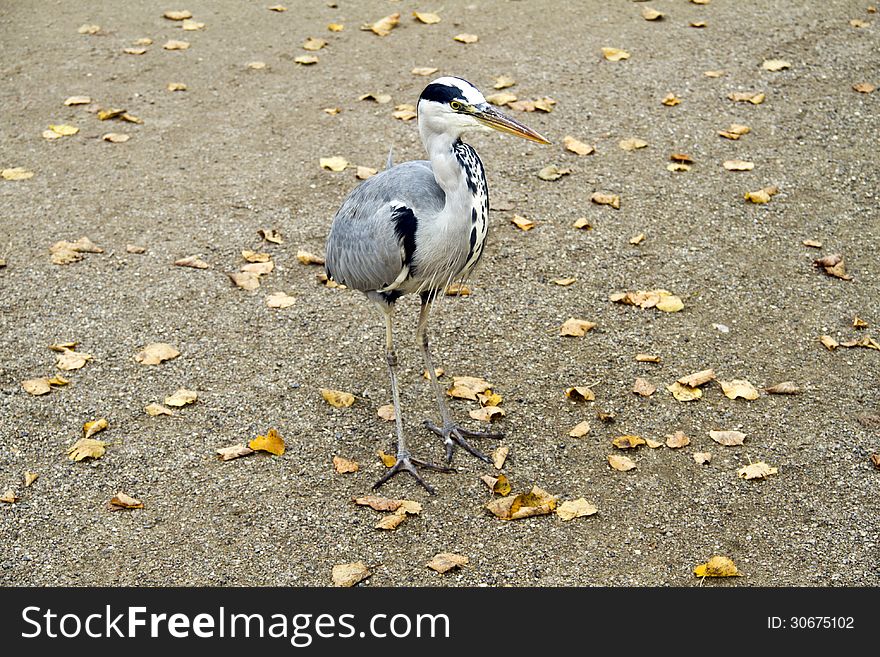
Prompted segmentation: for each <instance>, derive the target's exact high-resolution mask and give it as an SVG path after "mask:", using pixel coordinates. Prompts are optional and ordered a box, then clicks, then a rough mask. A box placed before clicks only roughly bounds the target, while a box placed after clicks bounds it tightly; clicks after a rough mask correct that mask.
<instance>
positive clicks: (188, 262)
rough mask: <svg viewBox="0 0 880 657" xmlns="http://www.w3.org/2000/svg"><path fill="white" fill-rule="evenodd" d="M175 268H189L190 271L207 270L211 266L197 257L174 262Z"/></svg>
mask: <svg viewBox="0 0 880 657" xmlns="http://www.w3.org/2000/svg"><path fill="white" fill-rule="evenodd" d="M174 264H175V266H177V267H191V268H192V269H208V268H209V267H210V266H211V265H209V264H208V263H207V262H205V261H204V260H202V259H201V257H200V256H198V255H191V256H186V257H185V258H180V259H179V260H175V261H174Z"/></svg>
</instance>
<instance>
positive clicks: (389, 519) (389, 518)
mask: <svg viewBox="0 0 880 657" xmlns="http://www.w3.org/2000/svg"><path fill="white" fill-rule="evenodd" d="M404 520H406V513H402V512H401V511H396V512H394V513H389V514H388V515H386V516H384V517H383V518H381V519H380V520H379V522H377V523H376V525H375V528H376V529H384V530H387V531H393V530H395V529H397V527H398V525H400V523H402V522H403V521H404Z"/></svg>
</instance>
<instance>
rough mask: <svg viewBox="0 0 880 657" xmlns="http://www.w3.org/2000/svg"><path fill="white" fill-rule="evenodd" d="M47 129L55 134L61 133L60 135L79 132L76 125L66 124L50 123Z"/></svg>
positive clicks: (64, 135)
mask: <svg viewBox="0 0 880 657" xmlns="http://www.w3.org/2000/svg"><path fill="white" fill-rule="evenodd" d="M49 130H51V131H52V132H54V133H55V134H57V135H61V136H62V137H69V136H70V135H75V134H76V133H77V132H79V128H77V127H76V126H72V125H66V124H61V125H54V124H53V125H50V126H49Z"/></svg>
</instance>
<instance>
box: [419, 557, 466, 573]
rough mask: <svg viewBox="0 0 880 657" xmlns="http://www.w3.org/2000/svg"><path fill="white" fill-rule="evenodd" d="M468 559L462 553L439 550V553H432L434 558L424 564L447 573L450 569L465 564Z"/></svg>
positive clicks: (439, 571)
mask: <svg viewBox="0 0 880 657" xmlns="http://www.w3.org/2000/svg"><path fill="white" fill-rule="evenodd" d="M468 561H469V560H468V558H467V557H465V556H463V555H460V554H454V553H452V552H441V553H440V554H436V555H434V558H433V559H431V560H430V561H429V562H428V563H426V564H425V565H426V566H427V567H428V568H430V569H431V570H436V571H437V572H438V573H440V574H441V575H442V574H443V573H448V572H449V571H450V570H453V569H455V568H461V567H462V566H465V565H467V563H468Z"/></svg>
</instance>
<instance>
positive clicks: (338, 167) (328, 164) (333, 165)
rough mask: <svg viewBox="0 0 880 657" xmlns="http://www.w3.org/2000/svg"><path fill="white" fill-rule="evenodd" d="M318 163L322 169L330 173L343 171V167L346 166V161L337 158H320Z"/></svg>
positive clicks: (342, 158)
mask: <svg viewBox="0 0 880 657" xmlns="http://www.w3.org/2000/svg"><path fill="white" fill-rule="evenodd" d="M319 162H320V164H321V168H322V169H328V170H330V171H344V170H345V167H347V166H348V160H346V159H345V158H344V157H339V156H334V157H322V158H320V160H319Z"/></svg>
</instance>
